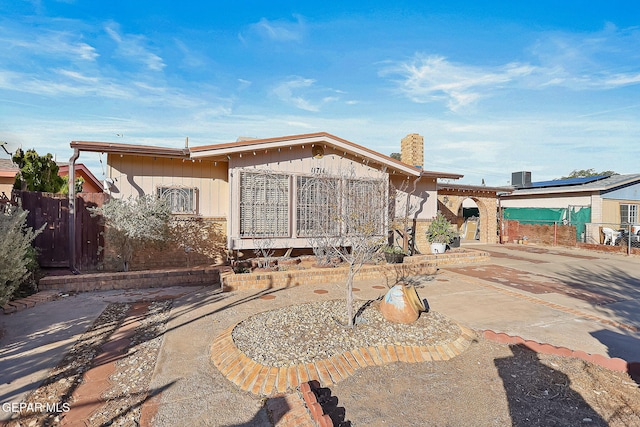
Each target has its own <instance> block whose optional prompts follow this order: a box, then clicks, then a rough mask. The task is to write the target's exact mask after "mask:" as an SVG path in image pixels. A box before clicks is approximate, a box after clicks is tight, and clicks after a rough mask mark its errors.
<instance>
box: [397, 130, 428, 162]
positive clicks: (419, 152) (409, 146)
mask: <svg viewBox="0 0 640 427" xmlns="http://www.w3.org/2000/svg"><path fill="white" fill-rule="evenodd" d="M400 160H401V161H402V162H403V163H406V164H408V165H411V166H415V167H418V168H420V169H422V168H424V138H423V137H422V135H419V134H417V133H410V134H409V135H407V136H405V137H404V138H402V141H401V143H400Z"/></svg>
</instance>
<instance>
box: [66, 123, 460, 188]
mask: <svg viewBox="0 0 640 427" xmlns="http://www.w3.org/2000/svg"><path fill="white" fill-rule="evenodd" d="M305 144H308V145H313V144H322V145H326V146H330V147H332V148H334V149H336V150H337V151H343V152H344V153H345V155H347V154H348V155H351V156H355V157H360V158H363V159H364V158H366V159H369V160H370V161H373V162H374V163H377V164H379V165H381V166H382V167H389V168H392V169H393V170H395V171H398V172H400V173H404V174H406V175H410V176H420V175H422V176H429V177H433V178H448V179H459V178H462V177H463V175H460V174H456V173H448V172H436V171H427V170H423V169H420V168H416V167H414V166H410V165H407V164H405V163H402V162H400V161H398V160H395V159H392V158H391V157H389V156H387V155H384V154H381V153H378V152H377V151H374V150H371V149H369V148H366V147H363V146H361V145H358V144H355V143H353V142H350V141H347V140H346V139H342V138H339V137H337V136H334V135H331V134H329V133H326V132H319V133H311V134H302V135H291V136H282V137H277V138H266V139H253V138H241V139H240V140H238V141H235V142H229V143H223V144H214V145H205V146H200V147H191V148H187V147H185V148H167V147H156V146H149V145H135V144H119V143H111V142H92V141H72V142H71V148H74V149H78V150H80V151H91V152H102V153H113V154H129V155H140V156H158V157H160V156H163V157H175V158H202V159H204V158H210V159H215V160H216V161H223V162H225V161H227V156H230V155H232V154H241V153H247V152H252V151H256V150H270V149H279V148H284V147H292V146H298V145H300V146H303V145H305Z"/></svg>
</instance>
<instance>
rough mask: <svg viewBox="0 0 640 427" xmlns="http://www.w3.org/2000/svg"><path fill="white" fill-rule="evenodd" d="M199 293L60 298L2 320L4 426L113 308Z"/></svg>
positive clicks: (1, 414) (0, 396) (170, 291)
mask: <svg viewBox="0 0 640 427" xmlns="http://www.w3.org/2000/svg"><path fill="white" fill-rule="evenodd" d="M195 289H197V288H184V287H175V288H164V289H148V290H136V291H105V292H92V293H84V294H78V295H75V296H66V297H61V298H60V299H58V300H55V301H49V302H42V303H39V304H36V305H35V306H33V307H30V308H26V309H24V310H21V311H18V312H17V313H13V314H9V315H2V316H0V329H2V330H3V331H4V336H2V337H1V338H0V405H5V406H4V407H2V406H0V421H2V420H7V419H9V418H10V417H11V415H12V413H11V412H10V411H9V412H8V411H5V410H4V409H6V408H9V407H10V405H11V404H12V403H19V402H20V401H22V400H23V399H24V397H25V396H26V395H27V394H28V393H29V392H30V391H32V390H35V389H36V388H37V387H38V386H39V384H40V383H41V382H42V381H43V380H44V379H45V378H47V373H48V371H49V370H50V369H52V368H53V367H55V366H56V365H57V364H58V363H59V362H60V360H62V358H63V357H64V355H65V354H66V353H67V352H68V351H69V350H70V349H71V347H73V345H74V343H75V342H76V341H77V340H78V338H79V337H80V335H82V334H83V333H84V332H85V331H86V330H87V329H88V328H89V327H90V326H91V324H92V323H93V321H94V320H95V319H96V318H97V317H98V316H99V315H100V313H102V311H103V310H104V309H105V308H106V307H107V305H109V304H110V303H115V302H134V301H142V300H147V301H152V300H155V299H158V298H167V297H173V298H176V297H178V296H181V295H184V294H185V293H187V292H193V291H194V290H195Z"/></svg>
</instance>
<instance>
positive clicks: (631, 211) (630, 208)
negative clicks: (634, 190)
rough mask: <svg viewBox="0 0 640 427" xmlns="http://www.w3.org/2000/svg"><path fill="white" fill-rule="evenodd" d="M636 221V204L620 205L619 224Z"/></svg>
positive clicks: (635, 222)
mask: <svg viewBox="0 0 640 427" xmlns="http://www.w3.org/2000/svg"><path fill="white" fill-rule="evenodd" d="M637 223H638V205H626V204H625V205H623V204H621V205H620V224H622V225H626V224H637Z"/></svg>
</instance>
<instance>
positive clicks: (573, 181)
mask: <svg viewBox="0 0 640 427" xmlns="http://www.w3.org/2000/svg"><path fill="white" fill-rule="evenodd" d="M610 176H611V175H598V176H585V177H580V178H567V179H554V180H552V181H538V182H532V183H531V186H530V187H527V188H531V187H534V188H542V187H564V186H567V185H578V184H588V183H590V182H595V181H600V180H601V179H606V178H609V177H610Z"/></svg>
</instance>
